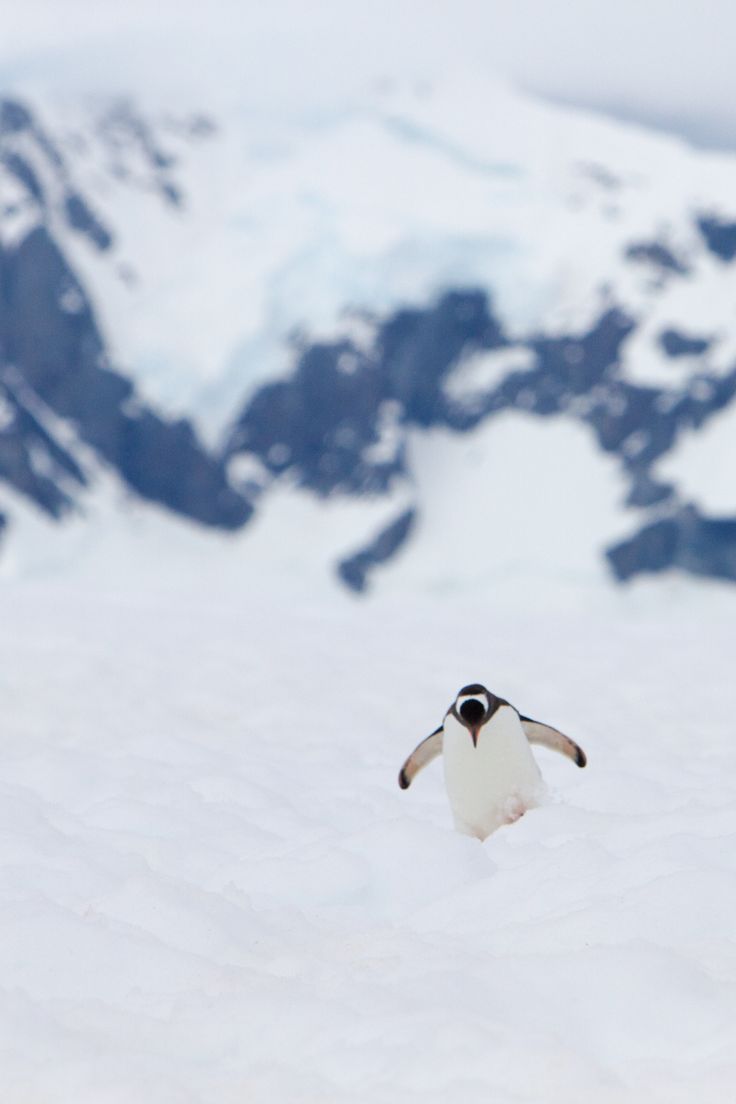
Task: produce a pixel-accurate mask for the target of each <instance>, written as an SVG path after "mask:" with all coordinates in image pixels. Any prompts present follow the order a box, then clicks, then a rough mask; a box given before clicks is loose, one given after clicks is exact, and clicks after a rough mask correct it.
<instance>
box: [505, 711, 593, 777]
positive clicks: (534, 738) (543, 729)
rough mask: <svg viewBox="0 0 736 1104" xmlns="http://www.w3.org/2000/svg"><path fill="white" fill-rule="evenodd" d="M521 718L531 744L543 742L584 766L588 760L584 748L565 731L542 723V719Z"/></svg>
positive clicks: (542, 743) (578, 764) (543, 744)
mask: <svg viewBox="0 0 736 1104" xmlns="http://www.w3.org/2000/svg"><path fill="white" fill-rule="evenodd" d="M519 720H520V721H521V727H522V728H523V729H524V732H525V733H526V738H527V740H528V741H529V743H530V744H541V745H542V746H543V747H548V748H551V749H552V751H559V752H560V754H561V755H566V756H567V758H568V759H572V761H573V763H576V764H577V766H579V767H584V766H585V764H586V763H587V762H588V757H587V756H586V754H585V752H584V751H583V749H582V748H581V747H579V746H578V745H577V744H576V743H575V741H574V740H571V739H570V737H569V736H565V734H564V732H558V731H557V729H556V728H552V727H551V726H550V725H546V724H542V722H541V721H533V720H532V719H531V717H519Z"/></svg>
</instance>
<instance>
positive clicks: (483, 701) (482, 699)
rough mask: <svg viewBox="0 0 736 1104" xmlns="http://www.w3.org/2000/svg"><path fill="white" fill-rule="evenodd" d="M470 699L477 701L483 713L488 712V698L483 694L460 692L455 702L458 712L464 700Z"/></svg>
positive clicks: (468, 700)
mask: <svg viewBox="0 0 736 1104" xmlns="http://www.w3.org/2000/svg"><path fill="white" fill-rule="evenodd" d="M471 701H476V702H478V705H479V706H480V707H481V708H482V710H483V712H484V713H487V712H488V698H487V697H486V695H485V694H461V695H460V696H459V697H458V699H457V701H456V702H455V708H456V709H457V711H458V713H459V712H460V710H461V709H462V707H463V705H464V704H465V702H471Z"/></svg>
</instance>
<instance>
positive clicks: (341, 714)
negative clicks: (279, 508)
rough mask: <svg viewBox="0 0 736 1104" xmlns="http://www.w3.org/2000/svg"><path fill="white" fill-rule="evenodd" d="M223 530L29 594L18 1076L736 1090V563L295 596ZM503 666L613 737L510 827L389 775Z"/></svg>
mask: <svg viewBox="0 0 736 1104" xmlns="http://www.w3.org/2000/svg"><path fill="white" fill-rule="evenodd" d="M209 540H210V542H211V545H210V546H208V547H210V556H209V560H208V565H209V570H208V571H206V572H205V571H201V572H196V571H190V572H189V573H188V574H186V576H182V577H181V578H179V577H178V576H177V573H176V571H174V573H173V578H172V577H169V578H164V576H163V573H162V574H161V576H160V577H159V576H157V575H156V574H155V573H152V572H151V571H150V570H149V572H148V576H147V577H144V576H142V577H141V580H140V581H139V583H138V584H137V585H135V586H133V585H130V584H128V583H125V584H120V583H118V582H116V581H115V580H116V579H118V578H119V572H118V571H117V569H115V570H111V571H110V575H109V577H107V578H105V577H104V574H103V573H100V575H99V576H98V577H97V578H96V579H94V578H90V577H86V578H80V579H78V580H76V579H75V578H74V577H73V574H72V576H71V577H67V581H65V582H62V581H61V580H60V579H57V580H56V581H53V580H52V581H43V579H37V580H36V581H26V582H17V581H16V582H13V583H11V584H7V585H6V586H5V588H4V590H3V599H4V601H3V607H4V612H3V618H2V623H1V624H0V694H1V698H2V702H3V725H2V754H1V756H0V763H1V767H0V790H1V793H2V799H1V801H0V817H1V818H2V837H1V838H2V841H3V842H2V848H3V853H2V869H1V873H0V877H1V879H2V883H1V890H2V900H3V907H2V938H1V939H0V986H1V987H0V1081H1V1082H2V1100H3V1102H4V1104H26V1102H30V1101H33V1102H34V1104H35V1102H37V1101H38V1102H47V1101H48V1102H54V1104H56V1102H64V1104H66V1102H73V1104H128V1102H131V1104H132V1102H135V1104H195V1102H196V1104H199V1102H209V1101H217V1102H221V1104H235V1102H236V1101H237V1102H238V1104H242V1102H244V1101H247V1102H249V1104H261V1102H263V1104H265V1102H269V1104H270V1102H285V1104H292V1102H294V1104H296V1102H299V1104H301V1102H309V1104H330V1102H343V1101H346V1102H347V1101H349V1102H351V1104H352V1102H360V1104H383V1102H387V1104H389V1102H390V1104H394V1102H396V1104H398V1102H399V1101H413V1100H417V1101H419V1100H421V1101H427V1102H438V1104H439V1102H443V1104H444V1102H449V1101H463V1102H464V1104H474V1102H476V1101H477V1102H478V1104H480V1102H484V1104H485V1102H487V1101H491V1100H492V1101H499V1102H503V1104H506V1102H512V1101H514V1102H517V1101H519V1102H524V1104H527V1102H528V1104H533V1102H535V1104H536V1102H540V1101H544V1104H558V1102H559V1104H563V1102H564V1104H570V1102H573V1101H575V1102H577V1101H586V1102H588V1101H590V1102H596V1104H598V1102H600V1104H618V1102H626V1104H629V1102H639V1101H641V1102H647V1104H651V1102H661V1104H679V1102H682V1104H685V1102H687V1104H690V1102H691V1101H693V1100H694V1099H697V1100H698V1101H701V1102H708V1104H726V1102H727V1101H729V1100H731V1099H732V1098H733V1085H734V1074H735V1073H736V1068H735V1067H736V1059H735V1058H734V1055H735V1054H736V944H735V943H734V916H735V915H736V849H734V846H733V840H734V838H735V836H736V808H735V807H734V772H735V771H736V750H735V745H734V740H733V721H732V713H733V708H732V706H733V700H732V689H731V687H732V670H731V668H732V655H733V618H734V612H736V609H735V607H734V602H735V601H736V598H735V597H734V595H733V594H732V592H731V591H730V590H728V589H727V588H720V587H713V588H711V587H709V586H707V585H703V586H701V587H700V588H699V589H695V588H694V587H693V584H686V583H684V582H682V581H672V580H669V581H659V582H658V583H656V584H647V585H646V586H643V585H640V586H637V588H635V589H633V590H631V591H628V592H626V593H625V595H622V594H621V593H619V592H607V591H605V590H603V589H602V588H600V586H599V585H597V584H591V585H590V586H582V585H577V584H564V583H560V584H559V586H558V587H556V588H554V587H551V586H550V585H549V584H545V585H544V587H539V586H536V587H535V586H534V585H533V584H530V583H528V582H526V583H524V584H523V585H518V586H514V585H512V584H511V583H510V582H509V583H507V584H506V585H501V586H498V587H496V588H495V590H494V589H493V588H490V589H486V590H481V589H477V590H473V591H472V592H463V591H457V592H455V593H454V594H453V593H443V594H441V595H435V596H434V597H432V596H431V595H429V594H425V595H414V596H411V595H408V594H404V595H403V596H402V595H401V594H389V595H387V596H386V597H384V596H381V595H379V596H378V597H377V598H375V599H373V600H372V601H371V602H369V603H361V602H356V601H355V600H354V599H352V598H350V597H348V596H345V595H343V594H341V593H340V592H339V591H337V590H335V588H334V587H329V588H328V586H327V585H326V586H325V590H324V592H322V591H319V590H317V589H314V590H313V591H312V593H311V595H309V596H308V597H307V596H305V595H304V594H302V596H301V598H298V597H297V595H296V591H295V590H294V591H292V590H289V589H286V590H284V589H283V588H281V589H276V587H275V586H270V585H269V586H266V585H265V584H264V579H263V578H262V577H261V576H256V578H255V581H254V584H253V585H252V586H251V587H250V588H247V587H244V585H243V584H242V580H241V585H240V587H239V588H238V587H237V586H235V585H234V580H235V579H236V577H237V571H238V569H239V562H238V561H239V552H238V546H237V545H235V546H233V548H232V549H231V552H232V553H233V557H232V562H231V560H230V555H229V554H228V556H227V557H224V558H223V557H222V554H221V553H216V552H215V542H214V539H213V538H209ZM218 555H219V556H220V559H218V558H217V557H218ZM165 558H166V559H169V556H168V555H167V556H166V557H165ZM197 577H198V578H199V581H198V582H193V581H192V580H193V578H197ZM183 579H186V582H183V581H182V580H183ZM214 580H218V581H217V582H216V583H215V582H214ZM479 678H480V679H483V680H484V681H486V682H487V683H488V685H490V686H491V687H492V688H493V689H494V690H495V691H497V692H498V693H500V694H503V695H505V696H507V697H508V698H509V699H510V700H511V701H512V702H514V703H515V704H516V705H517V706H518V707H519V708H520V709H521V710H522V711H523V712H525V713H527V714H530V715H532V716H535V717H538V718H539V719H542V720H545V721H548V722H550V723H553V724H556V725H558V726H559V727H561V728H562V729H564V730H565V731H567V732H569V733H570V734H571V735H572V736H573V737H575V738H576V739H578V740H579V741H580V743H581V744H582V745H583V746H584V748H585V750H586V751H587V753H588V755H589V759H590V762H589V766H588V768H587V769H586V770H585V771H580V770H578V769H576V768H575V767H574V766H573V765H572V764H571V763H570V762H569V761H568V760H566V759H563V758H561V757H559V756H555V755H553V754H552V753H548V752H545V751H544V750H541V751H539V750H538V751H537V753H536V754H537V755H538V759H539V762H540V764H541V766H542V769H543V772H544V775H545V779H546V781H547V783H548V784H549V786H550V787H551V792H552V796H551V798H550V799H549V801H548V802H547V803H546V804H545V805H543V806H542V807H541V808H538V809H535V810H533V811H530V812H529V813H527V815H526V816H525V817H524V818H523V819H522V820H520V821H519V822H517V823H516V824H514V825H512V826H509V827H507V828H502V829H500V830H499V831H498V832H496V833H495V834H494V835H492V836H491V837H490V838H489V839H488V840H487V841H486V842H485V843H484V844H481V843H479V842H478V841H477V840H473V839H470V838H467V837H465V836H462V835H460V834H458V833H457V832H455V831H454V829H453V828H452V825H451V817H450V812H449V808H448V804H447V799H446V795H445V793H444V788H443V784H442V769H441V764H437V763H435V764H433V765H432V766H430V767H428V768H427V769H426V770H425V771H424V772H423V773H422V774H421V775H420V776H419V777H418V778H417V779H416V780H415V782H414V784H413V786H412V788H411V789H410V790H409V791H408V792H405V793H404V792H401V791H400V790H399V788H398V786H397V783H396V772H397V770H398V767H399V765H400V763H401V761H402V760H403V758H404V757H405V755H406V754H407V753H408V752H409V751H410V750H411V748H412V747H413V746H414V744H415V743H416V742H417V739H418V738H419V737H421V736H422V735H424V734H426V733H427V732H429V731H431V730H432V728H434V727H435V725H436V724H437V723H438V721H439V720H440V719H441V716H442V714H443V712H444V710H445V709H446V707H447V705H448V704H449V702H450V700H451V699H452V697H453V695H454V693H455V692H456V690H457V689H458V687H459V686H460V685H462V684H463V683H465V682H467V681H468V680H473V679H479Z"/></svg>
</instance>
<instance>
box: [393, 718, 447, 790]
mask: <svg viewBox="0 0 736 1104" xmlns="http://www.w3.org/2000/svg"><path fill="white" fill-rule="evenodd" d="M443 736H444V729H443V728H442V726H441V725H440V727H439V728H436V729H435V730H434V732H433V733H432V734H431V735H430V736H427V737H426V739H424V740H422V742H421V744H417V746H416V747H415V748H414V750H413V752H412V753H411V755H410V756H409V758H408V759H407V760H406V762H405V763H404V765H403V767H402V768H401V770H400V771H399V785H400V786H401V788H402V790H408V789H409V786H410V785H411V783H412V781H413V779H414V776H415V775H417V774H419V771H420V770H421V769H422V767H426V765H427V763H431V762H432V760H433V759H436V758H437V756H438V755H441V754H442V737H443Z"/></svg>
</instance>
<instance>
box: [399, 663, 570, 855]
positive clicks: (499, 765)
mask: <svg viewBox="0 0 736 1104" xmlns="http://www.w3.org/2000/svg"><path fill="white" fill-rule="evenodd" d="M530 744H539V745H541V746H543V747H548V748H551V749H552V750H553V751H558V752H560V753H561V754H562V755H566V756H567V757H568V758H569V759H572V761H573V763H575V764H576V765H577V766H578V767H584V766H585V764H586V763H587V757H586V755H585V752H584V751H583V749H582V748H581V747H578V745H577V744H576V743H575V742H574V740H571V739H570V737H569V736H565V735H564V733H562V732H560V731H558V729H556V728H552V727H551V726H550V725H546V724H542V723H541V721H534V720H532V718H531V717H524V716H522V715H521V714H520V713H519V711H518V710H517V709H515V708H514V706H513V705H511V704H510V702H507V701H506V699H505V698H499V697H497V696H496V695H495V694H492V693H491V691H490V690H487V689H486V688H485V686H482V685H481V684H480V683H478V682H474V683H471V684H470V685H469V686H464V687H463V688H462V690H460V692H459V693H458V695H457V697H456V698H455V701H454V702H453V703H452V705H451V706H450V708H449V709H448V710H447V713H446V714H445V719H444V720H443V722H442V724H441V725H440V726H439V728H436V729H435V730H434V732H432V733H431V734H430V735H429V736H427V738H426V739H424V740H422V742H421V743H420V744H419V745H418V746H417V747H416V748H415V749H414V751H413V752H412V753H411V755H410V756H409V758H408V759H407V760H406V762H405V763H404V765H403V766H402V768H401V770H400V771H399V786H400V787H401V788H402V790H406V789H408V788H409V786H410V785H411V783H412V781H413V779H414V778H415V776H416V775H417V774H418V773H419V771H420V770H422V768H423V767H426V765H427V764H428V763H431V762H432V760H433V759H436V758H437V756H438V755H440V754H442V755H443V758H444V766H445V785H446V787H447V795H448V797H449V799H450V807H451V809H452V813H453V817H454V820H455V827H456V828H457V830H458V831H459V832H463V833H465V834H466V835H470V836H476V837H477V838H478V839H480V840H484V839H486V838H487V837H488V836H490V834H491V832H494V831H495V830H496V829H497V828H499V827H500V826H501V825H502V824H511V823H513V821H515V820H518V819H519V817H521V816H523V815H524V813H525V812H526V811H527V810H528V809H532V808H534V806H535V805H538V804H539V802H540V800H541V798H542V796H543V794H544V782H543V780H542V775H541V772H540V770H539V767H538V766H537V761H536V759H535V758H534V756H533V755H532V751H531V747H530Z"/></svg>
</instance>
